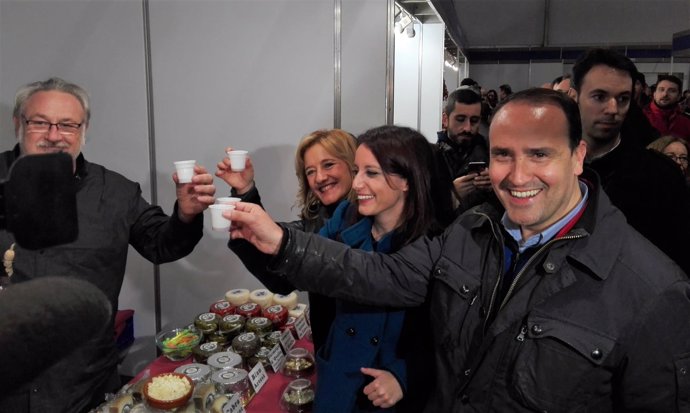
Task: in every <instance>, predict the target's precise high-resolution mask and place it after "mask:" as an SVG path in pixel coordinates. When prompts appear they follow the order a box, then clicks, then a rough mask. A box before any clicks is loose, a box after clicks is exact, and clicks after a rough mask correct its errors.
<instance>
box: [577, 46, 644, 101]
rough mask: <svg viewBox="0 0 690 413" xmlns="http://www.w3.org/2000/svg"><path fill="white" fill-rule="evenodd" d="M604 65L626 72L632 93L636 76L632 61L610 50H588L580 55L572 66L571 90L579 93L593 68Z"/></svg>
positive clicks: (635, 68)
mask: <svg viewBox="0 0 690 413" xmlns="http://www.w3.org/2000/svg"><path fill="white" fill-rule="evenodd" d="M599 65H604V66H608V67H612V68H614V69H618V70H622V71H624V72H628V74H629V75H630V92H631V93H632V92H633V86H634V83H635V82H634V80H635V78H636V76H637V72H638V71H637V67H636V66H635V63H633V62H632V60H630V59H628V58H627V57H625V56H623V55H622V54H620V53H618V52H616V51H615V50H611V49H601V48H596V49H589V50H587V51H586V52H585V53H584V54H582V55H581V56H580V57H579V58H578V59H577V61H576V62H575V65H574V66H573V79H572V83H573V85H572V86H573V89H575V90H576V91H577V92H578V93H580V88H581V87H582V82H583V80H584V78H585V76H586V75H587V73H589V71H590V70H592V68H593V67H594V66H599Z"/></svg>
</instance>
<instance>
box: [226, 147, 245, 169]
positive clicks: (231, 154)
mask: <svg viewBox="0 0 690 413" xmlns="http://www.w3.org/2000/svg"><path fill="white" fill-rule="evenodd" d="M227 154H228V158H230V169H232V170H233V171H235V172H240V171H244V165H245V163H246V162H247V151H228V152H227Z"/></svg>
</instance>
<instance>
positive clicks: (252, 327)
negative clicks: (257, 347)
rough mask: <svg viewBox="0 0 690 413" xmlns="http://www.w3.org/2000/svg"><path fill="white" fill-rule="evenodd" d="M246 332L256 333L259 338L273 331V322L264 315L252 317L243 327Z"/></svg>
mask: <svg viewBox="0 0 690 413" xmlns="http://www.w3.org/2000/svg"><path fill="white" fill-rule="evenodd" d="M244 328H245V329H246V330H247V332H250V333H256V335H257V336H259V338H261V337H263V336H265V335H266V334H268V333H270V332H271V331H273V323H271V320H269V319H268V318H266V317H254V318H252V319H251V320H249V321H247V325H245V327H244Z"/></svg>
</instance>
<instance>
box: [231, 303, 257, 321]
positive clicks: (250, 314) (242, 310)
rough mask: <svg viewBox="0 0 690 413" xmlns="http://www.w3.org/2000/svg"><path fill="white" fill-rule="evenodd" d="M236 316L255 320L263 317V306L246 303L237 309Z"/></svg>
mask: <svg viewBox="0 0 690 413" xmlns="http://www.w3.org/2000/svg"><path fill="white" fill-rule="evenodd" d="M235 314H239V315H241V316H244V317H245V318H247V319H249V318H254V317H259V316H260V315H261V306H260V305H259V304H257V303H245V304H242V305H241V306H239V307H237V309H236V310H235Z"/></svg>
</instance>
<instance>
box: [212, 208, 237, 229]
mask: <svg viewBox="0 0 690 413" xmlns="http://www.w3.org/2000/svg"><path fill="white" fill-rule="evenodd" d="M208 208H209V209H210V210H211V229H213V230H214V231H227V230H228V229H230V223H231V222H230V220H229V219H225V218H224V217H223V212H225V211H230V210H233V209H235V205H231V204H213V205H209V206H208Z"/></svg>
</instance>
